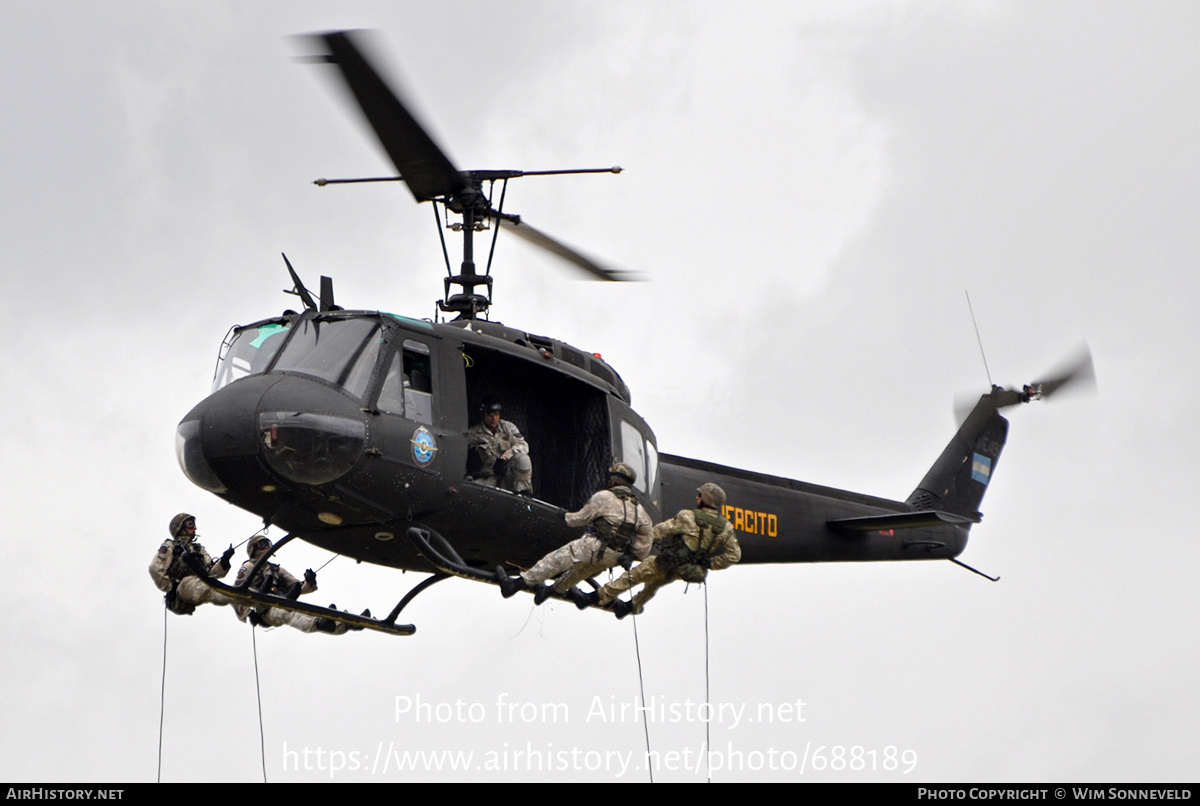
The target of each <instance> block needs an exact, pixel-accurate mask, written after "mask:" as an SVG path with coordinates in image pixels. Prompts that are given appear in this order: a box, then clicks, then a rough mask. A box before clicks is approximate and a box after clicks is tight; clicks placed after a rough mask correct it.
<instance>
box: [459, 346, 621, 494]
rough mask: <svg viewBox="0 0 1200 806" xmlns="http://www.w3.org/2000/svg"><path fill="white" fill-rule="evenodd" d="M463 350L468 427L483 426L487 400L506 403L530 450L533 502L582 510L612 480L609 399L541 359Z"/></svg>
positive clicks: (506, 416)
mask: <svg viewBox="0 0 1200 806" xmlns="http://www.w3.org/2000/svg"><path fill="white" fill-rule="evenodd" d="M462 350H463V354H462V362H463V367H464V369H463V372H464V377H465V378H466V405H467V419H468V423H467V426H468V427H470V426H472V425H475V424H476V423H478V422H479V421H480V419H481V415H480V407H481V406H482V405H483V402H484V401H485V400H495V401H496V402H498V403H500V405H501V407H502V411H501V414H500V416H501V418H502V419H505V420H508V421H509V422H511V423H513V424H514V425H516V426H517V428H518V429H519V430H520V432H521V435H522V436H524V437H525V441H526V442H528V443H529V458H530V460H531V461H532V463H533V497H534V498H536V499H538V500H541V501H545V502H547V503H549V504H553V505H555V506H558V507H562V508H563V509H566V510H568V511H574V510H577V509H579V508H580V507H582V506H583V505H584V503H586V502H587V500H588V499H589V498H590V497H591V496H592V494H593V493H595V492H596V491H597V490H599V489H601V488H602V487H603V486H604V485H605V483H606V482H607V480H608V467H609V464H610V463H611V462H612V456H613V443H612V436H611V434H612V431H611V428H610V421H609V409H608V405H607V403H606V400H607V399H608V395H606V394H605V393H604V392H603V391H601V390H600V389H598V388H596V387H595V386H593V385H591V384H589V383H586V382H584V381H582V380H580V379H578V378H576V377H574V376H572V375H570V374H568V373H566V372H563V371H561V370H559V369H556V368H555V367H554V366H553V365H551V364H547V363H545V362H544V360H542V359H540V357H539V359H538V360H537V361H535V360H530V359H529V358H527V357H525V355H523V354H513V353H509V352H507V351H503V350H495V349H491V348H489V347H484V346H480V345H477V344H470V343H468V344H464V345H463V348H462ZM534 355H536V354H534ZM539 361H541V363H539ZM464 434H465V432H464ZM466 470H467V468H466V466H465V465H464V468H463V473H464V474H465V473H466Z"/></svg>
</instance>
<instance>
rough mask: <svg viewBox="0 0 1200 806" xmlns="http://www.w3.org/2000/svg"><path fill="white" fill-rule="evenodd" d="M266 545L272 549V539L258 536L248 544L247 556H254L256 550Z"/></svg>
mask: <svg viewBox="0 0 1200 806" xmlns="http://www.w3.org/2000/svg"><path fill="white" fill-rule="evenodd" d="M263 543H266V544H267V545H266V548H268V549H269V548H271V538H269V537H267V536H266V535H256V536H255V537H254V539H253V540H251V541H250V542H249V543H247V544H246V554H247V555H249V556H250V557H253V556H254V549H256V548H257V547H259V546H261V545H262V544H263Z"/></svg>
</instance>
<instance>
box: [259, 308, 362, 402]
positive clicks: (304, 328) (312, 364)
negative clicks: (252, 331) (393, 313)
mask: <svg viewBox="0 0 1200 806" xmlns="http://www.w3.org/2000/svg"><path fill="white" fill-rule="evenodd" d="M382 344H383V329H382V327H381V325H380V322H379V320H378V319H375V318H370V319H367V318H363V319H331V320H324V321H321V320H319V319H306V320H304V321H303V322H302V323H301V324H299V325H297V326H296V332H295V335H294V336H293V337H292V339H291V341H289V342H288V346H287V349H286V350H284V351H283V354H282V355H280V357H279V360H278V361H277V362H276V364H275V367H274V371H277V372H280V371H281V372H296V373H300V374H302V375H312V376H313V377H316V378H321V379H322V380H326V381H329V382H330V383H335V384H337V385H338V386H341V387H342V388H344V389H345V390H346V391H347V392H349V393H350V394H352V395H354V396H355V397H357V398H359V399H362V397H363V395H364V394H365V393H366V391H367V384H368V383H370V381H371V372H372V370H373V369H374V368H375V361H376V359H378V357H379V350H380V347H381V346H382Z"/></svg>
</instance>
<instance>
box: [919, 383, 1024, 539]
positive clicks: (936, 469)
mask: <svg viewBox="0 0 1200 806" xmlns="http://www.w3.org/2000/svg"><path fill="white" fill-rule="evenodd" d="M1014 397H1015V395H1014V394H1013V393H1012V392H1009V391H1007V390H1003V389H999V388H995V389H993V390H992V391H991V392H989V393H988V394H986V395H984V396H983V397H981V398H980V399H979V402H978V403H977V404H976V405H975V408H974V409H972V410H971V413H970V414H969V415H968V416H967V419H966V420H964V421H963V424H962V426H960V427H959V429H958V433H956V434H955V435H954V438H953V439H951V440H950V444H949V445H947V446H946V449H945V450H944V451H942V455H941V456H939V457H938V460H937V461H936V462H934V463H933V467H931V468H929V472H928V473H926V474H925V478H923V479H921V483H920V484H919V485H917V489H915V490H913V492H912V495H910V496H909V497H908V500H907V503H908V504H909V505H910V506H912V507H914V508H915V509H919V510H929V509H933V510H941V511H944V512H952V513H954V514H956V515H963V516H965V517H968V518H971V519H972V520H978V519H979V518H980V517H981V516H980V513H979V504H980V502H981V501H982V500H983V494H984V493H985V492H987V488H988V484H989V483H991V480H992V475H993V474H994V473H995V472H996V463H997V461H999V459H1000V452H1001V451H1002V450H1004V441H1005V439H1006V438H1007V437H1008V420H1006V419H1004V418H1003V417H1001V416H1000V413H999V411H998V409H1000V408H1002V407H1003V406H1008V405H1012V404H1013V403H1018V402H1023V401H1021V400H1018V399H1013V398H1014Z"/></svg>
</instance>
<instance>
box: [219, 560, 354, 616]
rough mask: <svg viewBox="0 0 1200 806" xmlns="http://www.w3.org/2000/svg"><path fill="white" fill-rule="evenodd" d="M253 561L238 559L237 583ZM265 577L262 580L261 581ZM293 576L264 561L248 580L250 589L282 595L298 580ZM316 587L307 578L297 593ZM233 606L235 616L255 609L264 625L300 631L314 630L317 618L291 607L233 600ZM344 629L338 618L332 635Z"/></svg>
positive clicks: (281, 568)
mask: <svg viewBox="0 0 1200 806" xmlns="http://www.w3.org/2000/svg"><path fill="white" fill-rule="evenodd" d="M256 562H257V561H256V560H253V559H250V560H246V562H244V563H242V567H241V568H239V569H238V574H237V583H236V584H238V585H241V584H242V581H243V580H245V579H246V577H247V576H248V575H249V574H250V572H251V571H252V570H254V565H255V563H256ZM264 581H265V584H264ZM298 581H299V580H297V579H296V578H295V577H294V576H292V575H291V574H290V573H288V570H287V569H286V568H284V567H283V566H281V565H277V564H276V563H267V564H266V565H264V566H263V570H261V571H259V573H258V576H256V577H255V578H254V581H253V582H251V583H250V590H252V591H258V592H260V593H269V594H274V595H276V596H284V595H286V594H287V593H288V592H289V591H290V590H291V589H292V586H294V585H295V584H296V582H298ZM316 589H317V583H316V582H315V581H314V582H312V583H309V582H308V580H305V581H304V584H303V585H301V586H300V593H302V594H303V593H313V592H314V591H316ZM234 609H235V610H237V617H238V618H239V619H241V620H242V621H245V620H246V619H247V618H248V617H249V616H250V613H251V611H257V612H258V615H259V618H261V619H262V620H263V623H265V624H266V625H267V626H268V627H283V626H288V627H292V628H294V629H297V630H299V631H300V632H317V631H318V627H317V619H316V618H315V617H313V616H309V615H305V614H304V613H295V612H293V611H291V610H284V609H283V608H279V607H257V608H256V607H254V606H253V605H246V604H240V603H239V604H237V605H235V607H234ZM344 632H346V625H344V624H342V623H340V622H338V623H337V629H336V630H335V634H336V635H341V634H342V633H344Z"/></svg>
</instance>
